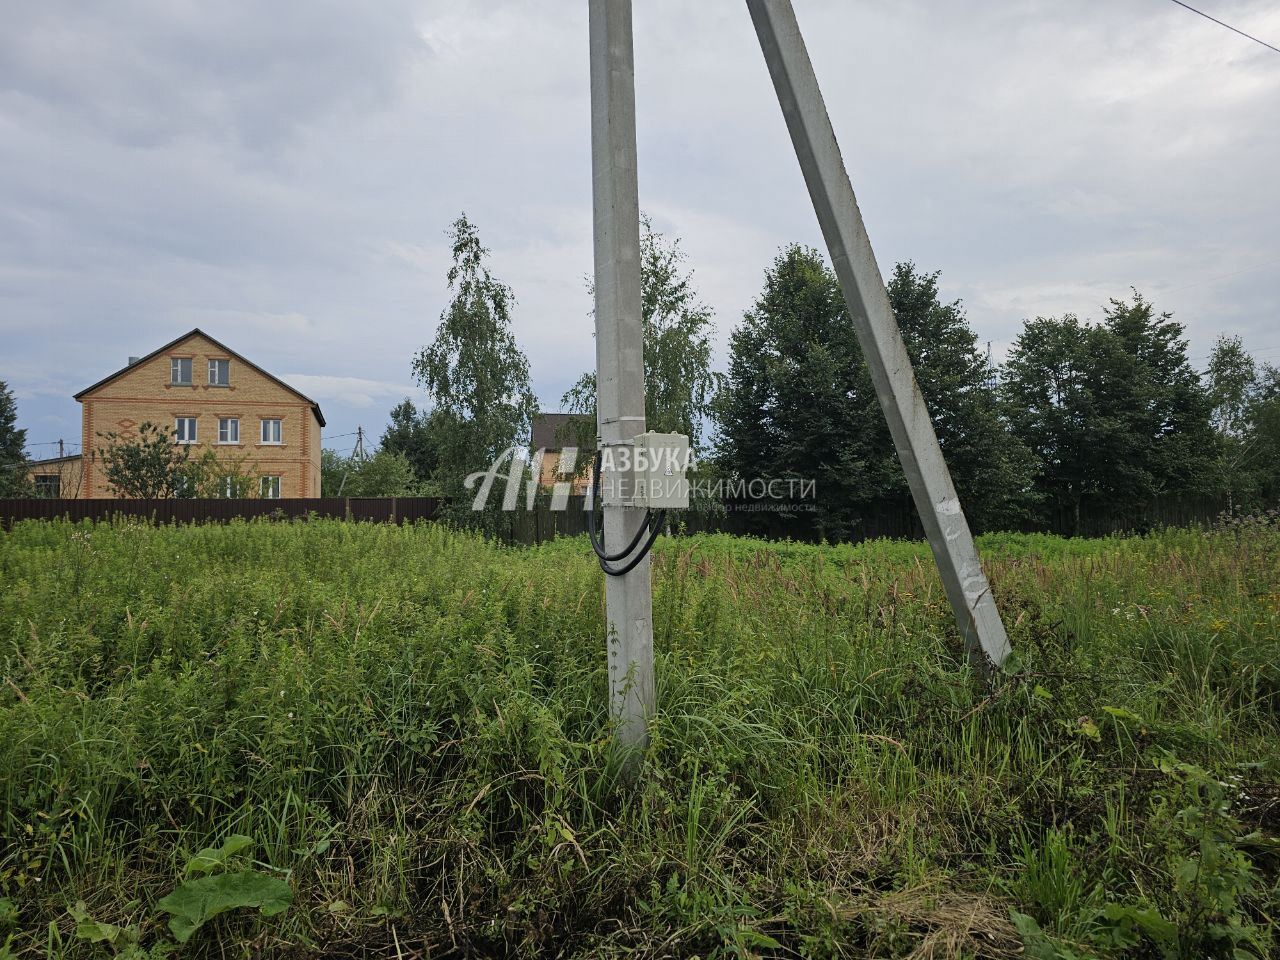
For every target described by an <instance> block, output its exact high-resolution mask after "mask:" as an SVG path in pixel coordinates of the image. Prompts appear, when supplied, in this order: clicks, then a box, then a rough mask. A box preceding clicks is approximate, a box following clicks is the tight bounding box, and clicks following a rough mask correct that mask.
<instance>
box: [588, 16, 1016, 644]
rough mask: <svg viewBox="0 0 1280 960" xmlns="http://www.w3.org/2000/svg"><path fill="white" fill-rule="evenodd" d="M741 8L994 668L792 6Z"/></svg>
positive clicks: (992, 631) (980, 590) (898, 432)
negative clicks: (747, 17) (750, 25)
mask: <svg viewBox="0 0 1280 960" xmlns="http://www.w3.org/2000/svg"><path fill="white" fill-rule="evenodd" d="M747 7H748V9H749V10H750V11H751V19H752V20H753V21H754V22H755V27H756V36H757V37H759V39H760V49H761V50H762V51H763V52H764V59H765V62H766V63H767V64H768V66H769V73H770V75H771V76H772V77H773V86H774V89H775V90H776V91H777V94H778V103H779V104H780V105H781V106H782V113H783V116H784V117H785V118H786V121H787V128H788V129H789V130H790V132H791V142H792V144H793V145H794V147H795V151H796V157H797V159H798V160H799V161H800V169H801V170H802V171H803V173H804V179H805V183H806V184H807V185H808V187H809V196H810V198H811V199H812V200H813V208H814V210H815V211H816V213H817V214H818V223H819V224H820V225H821V227H822V235H823V237H824V238H825V240H826V242H827V250H828V251H829V252H830V254H831V264H832V266H833V267H834V268H835V272H836V277H837V278H838V279H839V281H840V290H841V292H842V293H843V294H844V300H845V305H846V306H847V307H848V308H849V314H850V316H852V318H853V327H854V332H855V333H856V334H857V337H858V344H859V346H861V347H862V353H863V355H864V356H865V357H866V359H867V366H868V368H869V369H870V371H871V379H872V381H873V382H874V383H875V387H876V395H877V396H878V397H879V399H880V406H881V407H882V408H883V409H884V412H885V417H886V418H887V419H888V421H889V431H890V433H892V434H893V444H894V446H895V447H896V448H897V451H898V459H899V460H901V461H902V468H903V470H904V471H905V472H906V475H907V483H908V484H909V485H910V487H911V495H912V497H913V498H914V499H915V503H916V509H917V510H918V511H919V512H920V519H921V520H922V521H923V523H924V529H925V533H926V535H927V536H928V538H929V546H930V547H931V548H932V549H933V557H934V560H935V561H936V562H937V564H938V569H939V571H940V572H941V574H942V583H943V586H944V587H945V588H946V592H947V599H948V600H950V601H951V609H952V611H953V612H954V614H955V618H956V624H957V625H958V626H959V627H960V632H961V634H962V635H963V636H964V638H965V645H966V647H967V649H968V651H969V656H970V658H971V659H972V661H973V662H974V664H975V665H976V666H978V667H979V668H982V669H987V668H989V667H990V666H991V665H992V664H994V665H997V666H998V665H999V664H1001V663H1003V662H1004V659H1005V657H1007V656H1008V655H1009V638H1008V636H1007V635H1006V633H1005V629H1004V623H1003V622H1002V621H1001V620H1000V612H999V611H998V610H997V609H996V604H995V600H994V599H993V598H992V596H991V586H990V585H989V584H988V583H987V578H986V575H985V574H984V573H983V572H982V565H981V563H980V562H979V560H978V551H977V549H976V548H975V546H974V543H973V536H972V534H971V533H970V532H969V524H968V521H966V520H965V516H964V512H963V511H962V510H961V508H960V499H959V498H958V497H957V496H956V490H955V486H954V484H952V482H951V473H950V471H948V470H947V464H946V461H945V460H943V458H942V450H941V449H940V448H939V447H938V438H937V436H936V435H935V433H934V431H933V423H932V422H931V421H930V420H929V411H928V410H927V409H926V408H925V404H924V398H923V397H922V396H921V395H920V388H919V386H918V385H917V384H916V378H915V374H914V372H913V371H912V369H911V360H910V358H909V357H908V356H907V350H906V347H904V346H903V343H902V333H901V331H900V330H899V329H898V321H897V319H896V318H895V317H894V315H893V310H892V308H891V307H890V306H889V295H888V293H887V292H886V291H885V288H884V280H883V279H882V278H881V276H880V270H879V268H878V267H877V266H876V259H875V254H874V253H873V252H872V250H871V241H870V239H869V238H868V237H867V230H866V227H865V226H864V225H863V223H862V214H861V213H860V212H859V211H858V202H857V200H856V199H855V198H854V195H853V186H852V185H851V184H850V183H849V175H848V173H847V172H846V171H845V168H844V160H843V159H842V158H841V156H840V147H839V145H838V144H837V143H836V134H835V130H834V129H833V128H832V126H831V118H830V117H829V116H828V115H827V107H826V104H825V103H824V102H823V100H822V91H821V90H819V89H818V78H817V76H816V75H815V74H814V72H813V64H812V63H811V62H810V61H809V52H808V50H806V49H805V45H804V39H803V38H802V37H801V36H800V27H799V25H798V24H797V23H796V14H795V10H794V8H793V7H792V6H791V0H747ZM628 49H629V45H628ZM597 176H598V175H597ZM597 262H598V260H597Z"/></svg>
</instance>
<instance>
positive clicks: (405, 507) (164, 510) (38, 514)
mask: <svg viewBox="0 0 1280 960" xmlns="http://www.w3.org/2000/svg"><path fill="white" fill-rule="evenodd" d="M439 512H440V500H439V498H437V497H310V498H302V499H292V500H112V499H95V500H38V499H37V500H0V526H3V527H5V528H6V529H7V528H8V527H10V526H11V525H12V524H14V523H16V522H17V521H19V520H53V519H56V518H59V517H65V518H66V519H68V520H110V519H112V518H115V517H139V518H142V519H144V520H150V521H152V522H154V523H209V522H213V523H226V522H227V521H229V520H253V519H257V518H267V519H273V520H299V519H306V518H308V517H312V516H315V517H325V518H329V519H333V520H372V521H378V522H391V521H394V522H397V523H405V522H409V523H411V522H413V521H415V520H432V519H434V518H435V517H436V516H437V515H438V514H439Z"/></svg>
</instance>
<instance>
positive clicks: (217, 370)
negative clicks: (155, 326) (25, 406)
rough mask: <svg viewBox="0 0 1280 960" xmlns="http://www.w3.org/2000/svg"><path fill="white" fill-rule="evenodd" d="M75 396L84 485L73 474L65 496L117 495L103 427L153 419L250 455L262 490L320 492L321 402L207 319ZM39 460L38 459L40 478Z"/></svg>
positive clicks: (200, 447) (212, 445)
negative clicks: (243, 351)
mask: <svg viewBox="0 0 1280 960" xmlns="http://www.w3.org/2000/svg"><path fill="white" fill-rule="evenodd" d="M75 399H76V400H78V401H79V402H80V404H81V418H82V433H83V444H82V446H81V450H82V451H83V458H82V462H81V464H80V472H79V476H78V477H77V482H76V484H75V486H76V487H77V488H78V491H77V492H76V493H71V492H70V491H69V490H66V485H65V484H64V485H63V486H64V492H62V493H61V494H60V495H61V496H63V497H66V496H79V497H82V498H92V497H112V496H115V495H116V494H115V492H114V491H113V490H112V489H111V488H110V487H109V486H108V484H107V480H106V477H105V476H104V475H103V470H102V468H101V465H100V464H98V463H96V462H95V456H94V452H95V451H96V450H97V449H98V448H99V447H101V446H102V445H103V439H102V438H103V435H105V434H108V433H116V434H119V435H121V436H123V437H128V436H129V435H130V434H132V433H136V431H137V428H138V426H139V425H140V424H142V423H145V422H147V421H150V422H151V423H154V424H156V425H157V426H159V427H162V428H164V429H166V430H169V431H172V433H173V435H174V436H175V438H176V442H177V443H183V444H188V445H190V446H191V447H192V448H193V449H192V451H191V453H192V456H193V458H194V457H196V456H199V455H200V454H202V453H203V452H204V451H205V450H206V449H212V450H213V451H214V452H215V453H216V454H217V455H218V456H220V457H226V458H235V459H236V460H242V461H243V466H242V468H241V469H242V470H243V471H244V472H246V473H248V474H249V475H251V476H253V477H256V478H258V483H257V484H256V485H255V488H254V489H253V494H254V495H259V496H263V497H273V498H274V497H318V496H320V428H321V427H323V426H324V415H323V414H322V413H321V412H320V406H319V404H317V403H316V402H315V401H314V400H312V399H310V398H309V397H307V396H304V395H303V394H302V393H299V392H298V391H297V390H295V389H294V388H293V387H291V386H289V385H288V384H287V383H285V382H284V381H283V380H281V379H279V378H278V377H275V376H273V375H272V374H270V373H268V372H267V371H266V370H263V369H262V368H261V367H259V366H258V365H257V364H255V363H254V362H253V361H251V360H248V359H246V358H245V357H243V356H241V355H240V354H238V353H236V352H235V351H234V350H232V349H231V348H230V347H228V346H226V345H225V344H222V343H219V342H218V341H217V340H215V339H213V337H211V336H209V335H208V334H207V333H204V332H203V331H202V330H200V329H195V330H192V331H191V332H190V333H185V334H183V335H182V336H180V337H178V338H177V339H176V340H173V341H171V342H170V343H166V344H165V345H164V346H163V347H160V348H159V349H158V350H154V351H152V352H151V353H149V354H147V355H146V356H145V357H130V358H129V363H128V364H127V365H125V366H124V367H121V368H120V369H119V370H117V371H116V372H115V373H113V374H111V375H110V376H108V377H104V378H103V379H101V380H99V381H98V382H97V383H95V384H93V386H90V387H86V388H85V389H83V390H81V391H80V392H79V393H77V394H76V395H75ZM67 459H71V458H67ZM40 469H41V465H40V464H32V465H31V473H32V475H33V477H35V478H36V479H37V480H38V477H39V471H40ZM64 469H65V468H64ZM49 493H52V491H46V494H49Z"/></svg>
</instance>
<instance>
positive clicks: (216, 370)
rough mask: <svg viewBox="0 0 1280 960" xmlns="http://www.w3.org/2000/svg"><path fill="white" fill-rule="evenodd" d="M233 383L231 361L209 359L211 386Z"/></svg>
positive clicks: (224, 385)
mask: <svg viewBox="0 0 1280 960" xmlns="http://www.w3.org/2000/svg"><path fill="white" fill-rule="evenodd" d="M230 385H231V361H230V360H210V361H209V386H211V387H229V386H230Z"/></svg>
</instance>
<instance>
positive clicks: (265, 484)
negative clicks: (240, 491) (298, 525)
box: [258, 476, 280, 500]
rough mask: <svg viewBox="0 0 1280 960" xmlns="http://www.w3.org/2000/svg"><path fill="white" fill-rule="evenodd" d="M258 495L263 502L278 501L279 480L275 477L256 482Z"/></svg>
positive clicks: (263, 478)
mask: <svg viewBox="0 0 1280 960" xmlns="http://www.w3.org/2000/svg"><path fill="white" fill-rule="evenodd" d="M258 494H259V496H261V497H262V499H263V500H279V499H280V478H279V477H276V476H267V477H262V478H261V479H260V480H259V481H258Z"/></svg>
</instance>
